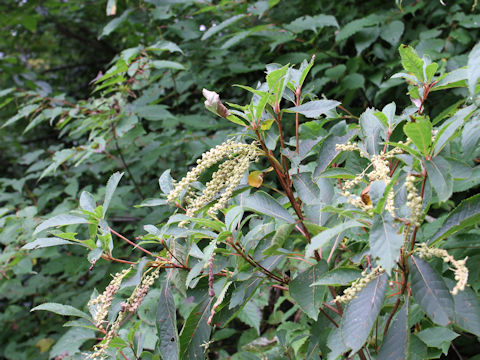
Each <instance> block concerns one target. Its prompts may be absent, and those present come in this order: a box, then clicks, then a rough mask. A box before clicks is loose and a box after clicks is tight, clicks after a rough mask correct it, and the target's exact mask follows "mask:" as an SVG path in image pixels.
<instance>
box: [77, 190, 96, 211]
mask: <svg viewBox="0 0 480 360" xmlns="http://www.w3.org/2000/svg"><path fill="white" fill-rule="evenodd" d="M80 207H81V208H82V209H83V210H85V211H90V212H92V213H94V212H95V208H96V207H97V204H96V202H95V199H94V198H93V196H92V194H90V193H89V192H88V191H82V194H81V195H80Z"/></svg>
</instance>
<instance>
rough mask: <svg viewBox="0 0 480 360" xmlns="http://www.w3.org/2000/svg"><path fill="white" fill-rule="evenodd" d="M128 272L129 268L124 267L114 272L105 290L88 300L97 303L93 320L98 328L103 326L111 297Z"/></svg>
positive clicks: (92, 303)
mask: <svg viewBox="0 0 480 360" xmlns="http://www.w3.org/2000/svg"><path fill="white" fill-rule="evenodd" d="M129 272H130V269H125V270H123V271H122V272H120V273H116V274H115V276H114V277H113V279H112V281H110V284H108V286H107V287H106V288H105V291H104V292H103V293H102V294H101V295H99V296H97V297H96V298H95V299H92V300H90V301H89V302H88V305H97V309H96V310H97V312H96V313H95V316H94V318H93V320H94V322H95V325H96V326H97V327H98V328H100V329H101V328H103V322H104V319H105V318H106V317H107V314H108V310H109V309H110V305H112V300H113V297H114V295H115V293H116V292H117V291H118V289H119V288H120V285H121V284H122V280H123V278H124V277H125V276H126V275H127V274H128V273H129Z"/></svg>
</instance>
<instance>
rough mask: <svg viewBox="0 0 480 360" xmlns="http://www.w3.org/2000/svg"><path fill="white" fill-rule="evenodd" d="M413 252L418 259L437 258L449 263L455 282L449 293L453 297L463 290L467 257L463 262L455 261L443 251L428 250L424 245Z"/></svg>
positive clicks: (465, 283) (466, 272)
mask: <svg viewBox="0 0 480 360" xmlns="http://www.w3.org/2000/svg"><path fill="white" fill-rule="evenodd" d="M415 252H416V253H417V254H418V256H419V257H420V258H427V259H428V258H432V257H438V258H441V259H443V261H444V262H446V263H450V264H452V265H453V269H452V268H450V270H452V271H453V272H454V274H455V281H456V282H457V284H456V285H455V287H454V288H453V290H452V291H450V292H451V293H452V294H453V295H457V294H458V292H459V291H463V290H465V286H466V285H467V280H468V268H467V266H466V262H467V259H468V258H467V257H466V258H465V259H463V260H455V258H454V257H453V256H452V255H450V254H449V253H448V252H447V250H445V249H438V248H429V247H428V246H427V244H426V243H422V244H420V246H419V247H417V248H416V249H415Z"/></svg>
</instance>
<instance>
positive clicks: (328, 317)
mask: <svg viewBox="0 0 480 360" xmlns="http://www.w3.org/2000/svg"><path fill="white" fill-rule="evenodd" d="M320 312H321V313H322V314H323V315H325V317H326V318H327V319H328V320H329V321H330V322H331V323H332V324H333V325H335V327H337V328H338V324H337V322H336V321H335V320H333V319H332V317H331V316H330V315H328V313H327V312H326V311H325V310H323V309H320Z"/></svg>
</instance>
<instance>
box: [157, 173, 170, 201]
mask: <svg viewBox="0 0 480 360" xmlns="http://www.w3.org/2000/svg"><path fill="white" fill-rule="evenodd" d="M158 184H159V185H160V190H162V192H163V193H164V194H166V195H168V194H170V192H171V191H172V190H173V188H174V184H173V179H172V176H171V175H170V169H167V170H165V171H164V172H163V173H162V175H160V178H159V179H158Z"/></svg>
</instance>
